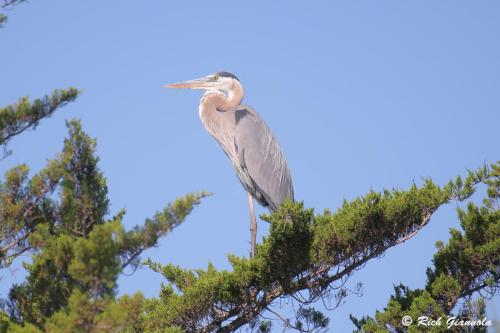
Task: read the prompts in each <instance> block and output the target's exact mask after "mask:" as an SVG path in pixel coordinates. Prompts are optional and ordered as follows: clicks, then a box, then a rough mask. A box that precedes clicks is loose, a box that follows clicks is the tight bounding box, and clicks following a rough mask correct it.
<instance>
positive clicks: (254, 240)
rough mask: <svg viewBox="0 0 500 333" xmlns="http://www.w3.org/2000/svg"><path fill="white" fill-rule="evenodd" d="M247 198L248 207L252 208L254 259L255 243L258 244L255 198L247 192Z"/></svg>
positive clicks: (253, 253)
mask: <svg viewBox="0 0 500 333" xmlns="http://www.w3.org/2000/svg"><path fill="white" fill-rule="evenodd" d="M247 198H248V205H249V206H250V237H251V246H252V250H251V252H250V256H251V257H253V256H254V255H255V243H256V242H257V220H256V219H255V213H254V210H253V197H252V195H251V194H250V193H248V192H247Z"/></svg>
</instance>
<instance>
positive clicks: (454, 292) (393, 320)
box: [353, 163, 500, 332]
mask: <svg viewBox="0 0 500 333" xmlns="http://www.w3.org/2000/svg"><path fill="white" fill-rule="evenodd" d="M499 167H500V164H499V163H496V164H494V165H492V167H491V172H490V173H489V177H487V178H486V179H485V181H484V183H485V184H486V185H487V191H486V192H487V198H485V199H484V201H483V206H481V207H477V206H476V205H475V204H473V203H471V202H469V203H468V205H467V209H466V210H464V209H461V208H457V212H458V218H459V220H460V225H461V227H462V231H460V230H457V229H451V230H450V235H451V237H450V239H449V241H448V243H447V244H446V245H445V244H443V243H442V242H439V243H438V244H437V248H438V251H437V253H436V254H435V255H434V259H433V264H434V267H433V268H428V269H427V284H426V286H425V289H423V290H419V289H417V290H410V289H409V288H407V287H405V286H403V285H400V286H397V287H395V295H394V296H392V297H391V299H390V300H389V303H388V305H387V307H386V308H385V309H384V311H381V312H378V311H377V313H376V314H375V318H371V317H366V318H362V319H361V320H358V319H355V318H353V322H354V324H355V325H356V326H357V328H358V330H359V331H362V332H389V331H390V330H389V328H390V329H392V330H395V331H398V332H406V331H408V332H417V331H419V332H420V331H422V332H427V331H433V332H446V331H448V330H447V327H446V325H445V323H444V322H445V321H443V324H442V325H438V326H435V327H432V329H431V328H427V327H425V326H420V327H417V326H410V327H406V326H404V325H402V323H401V320H402V318H403V316H410V317H411V318H413V320H416V319H417V318H418V317H419V316H428V317H429V318H432V319H435V320H437V319H438V318H439V317H446V316H451V315H453V314H454V312H453V311H454V309H455V308H456V305H457V304H458V303H459V301H460V300H461V299H465V302H464V306H463V307H462V310H461V311H459V315H460V317H461V318H464V319H471V320H474V319H481V318H483V317H484V302H483V303H481V302H482V299H481V298H480V299H479V301H478V302H479V303H477V302H476V303H475V306H473V305H474V302H471V301H470V300H469V297H470V296H471V295H472V294H474V293H475V292H477V291H481V292H482V294H483V295H490V296H493V295H495V294H496V293H497V292H498V288H499V281H500V268H499V267H500V210H499V209H498V199H499V197H500V196H499V190H500V169H499ZM481 172H483V171H481ZM481 304H483V306H481ZM477 329H478V331H481V330H483V329H484V330H485V328H484V327H482V328H477Z"/></svg>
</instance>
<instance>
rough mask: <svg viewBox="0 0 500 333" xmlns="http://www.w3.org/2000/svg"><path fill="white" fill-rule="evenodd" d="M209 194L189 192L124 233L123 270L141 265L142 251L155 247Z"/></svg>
mask: <svg viewBox="0 0 500 333" xmlns="http://www.w3.org/2000/svg"><path fill="white" fill-rule="evenodd" d="M209 195H210V193H207V192H199V193H196V194H192V193H191V194H188V195H186V196H185V197H183V198H179V199H177V200H175V201H174V202H173V203H171V204H168V205H167V207H166V208H165V209H164V210H162V211H160V212H157V213H156V214H155V215H154V217H153V218H148V219H146V221H145V223H144V225H143V226H140V227H139V226H138V227H135V228H134V229H132V230H130V231H128V232H127V233H126V234H125V235H124V239H123V245H124V246H123V248H122V249H121V257H122V267H121V269H122V270H123V269H125V268H126V267H128V266H129V265H132V266H133V269H134V270H135V269H136V268H137V266H138V265H139V260H138V259H139V256H140V255H141V254H142V252H144V251H145V250H147V249H149V248H152V247H155V246H156V245H157V244H158V240H159V239H160V238H161V237H164V236H166V235H167V234H168V233H170V232H171V231H172V230H173V229H174V228H176V227H177V226H179V225H180V224H181V223H182V222H184V220H185V218H186V217H187V215H189V214H190V213H191V211H192V210H193V208H194V207H195V206H197V205H199V204H200V202H201V199H203V198H205V197H207V196H209Z"/></svg>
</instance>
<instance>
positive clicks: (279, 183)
mask: <svg viewBox="0 0 500 333" xmlns="http://www.w3.org/2000/svg"><path fill="white" fill-rule="evenodd" d="M235 122H236V125H235V136H234V141H235V142H234V143H235V151H236V155H237V158H238V162H239V166H240V170H237V173H238V176H239V178H240V180H241V182H242V184H243V186H244V187H245V188H246V189H247V191H249V192H250V193H251V194H252V195H253V196H254V198H255V199H257V200H258V201H259V202H260V203H261V204H262V205H264V206H269V208H270V209H271V210H272V211H274V210H275V209H276V208H277V206H278V205H280V204H281V203H283V201H285V199H286V198H290V199H291V200H292V201H293V185H292V177H291V175H290V170H289V168H288V164H287V162H286V160H285V156H284V155H283V152H282V150H281V148H280V146H279V144H278V141H277V140H276V139H275V138H274V136H273V134H272V133H271V130H270V129H269V127H268V126H267V125H266V123H265V122H264V120H262V118H261V117H260V116H259V115H258V114H257V112H255V111H254V110H253V109H252V108H250V107H248V106H240V107H239V108H238V109H237V110H235Z"/></svg>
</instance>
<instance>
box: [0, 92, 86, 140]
mask: <svg viewBox="0 0 500 333" xmlns="http://www.w3.org/2000/svg"><path fill="white" fill-rule="evenodd" d="M79 94H80V92H79V91H78V90H77V89H75V88H69V89H64V90H55V91H54V92H53V93H52V95H51V96H48V95H46V96H44V97H43V98H41V99H35V100H34V101H33V102H30V101H29V98H28V97H22V98H21V99H20V100H19V101H18V102H17V103H16V104H14V105H10V106H5V107H2V108H0V146H5V145H7V143H8V142H9V141H10V140H11V139H12V138H13V137H14V136H16V135H19V134H21V133H22V132H24V131H26V130H27V129H30V128H31V129H34V128H35V127H36V126H37V125H38V124H39V123H40V120H42V119H43V118H46V117H49V116H51V115H52V114H53V113H54V112H55V111H56V110H57V109H58V108H60V107H62V106H64V105H66V104H67V103H69V102H71V101H74V100H75V99H76V97H78V95H79Z"/></svg>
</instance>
